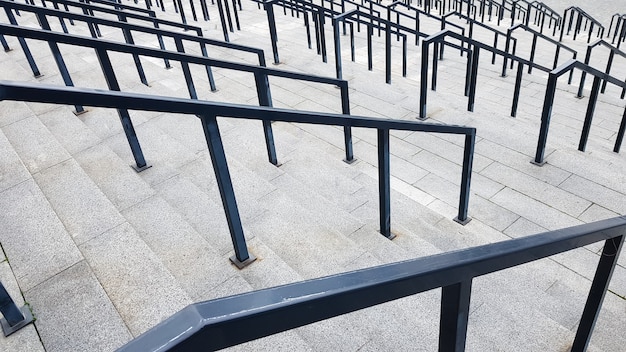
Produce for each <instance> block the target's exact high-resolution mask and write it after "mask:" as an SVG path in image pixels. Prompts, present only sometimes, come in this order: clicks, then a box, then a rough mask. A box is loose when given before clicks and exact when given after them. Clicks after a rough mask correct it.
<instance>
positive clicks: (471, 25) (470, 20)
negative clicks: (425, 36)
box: [439, 12, 517, 64]
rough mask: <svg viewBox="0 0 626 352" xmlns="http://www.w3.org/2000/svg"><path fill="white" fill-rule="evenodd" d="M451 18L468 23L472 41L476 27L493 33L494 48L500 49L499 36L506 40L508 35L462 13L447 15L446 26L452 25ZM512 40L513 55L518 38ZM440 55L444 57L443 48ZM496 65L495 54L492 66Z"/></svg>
mask: <svg viewBox="0 0 626 352" xmlns="http://www.w3.org/2000/svg"><path fill="white" fill-rule="evenodd" d="M451 16H456V17H459V18H460V19H463V20H465V21H466V23H468V25H469V28H468V31H467V37H468V38H470V39H473V38H472V37H473V35H474V26H479V27H481V28H483V29H485V30H487V31H489V32H492V33H493V47H494V48H497V47H498V38H499V36H503V37H505V38H506V37H507V33H504V32H502V31H500V30H497V29H495V28H493V27H491V26H489V25H486V24H484V23H482V22H480V21H477V20H475V19H473V18H470V17H468V16H467V15H464V14H462V13H460V12H450V13H449V14H447V15H445V16H444V17H443V19H444V21H445V24H446V25H448V24H452V23H451V22H449V21H448V17H451ZM441 29H442V30H444V29H446V28H445V27H442V28H441ZM461 34H463V35H465V34H464V33H461ZM511 40H512V41H513V52H512V54H515V48H517V38H513V37H511ZM439 55H440V57H443V46H442V47H441V51H440V53H439ZM495 63H496V54H495V53H493V55H492V56H491V64H495Z"/></svg>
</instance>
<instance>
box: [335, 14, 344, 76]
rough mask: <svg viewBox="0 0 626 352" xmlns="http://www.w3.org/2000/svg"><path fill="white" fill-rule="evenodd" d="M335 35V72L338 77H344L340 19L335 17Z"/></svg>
mask: <svg viewBox="0 0 626 352" xmlns="http://www.w3.org/2000/svg"><path fill="white" fill-rule="evenodd" d="M333 37H334V38H335V39H334V40H335V73H336V76H337V79H342V78H343V77H342V76H343V75H342V67H341V38H340V36H339V19H337V18H334V19H333Z"/></svg>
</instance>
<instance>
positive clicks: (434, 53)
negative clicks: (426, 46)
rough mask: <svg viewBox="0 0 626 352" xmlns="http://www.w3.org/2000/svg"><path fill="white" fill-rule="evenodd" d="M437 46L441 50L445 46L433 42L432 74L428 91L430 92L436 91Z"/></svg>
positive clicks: (442, 43)
mask: <svg viewBox="0 0 626 352" xmlns="http://www.w3.org/2000/svg"><path fill="white" fill-rule="evenodd" d="M439 46H441V47H442V48H443V47H444V46H445V44H444V42H441V43H438V42H433V72H432V73H431V76H430V81H431V82H430V89H431V90H433V91H434V90H436V89H437V68H438V65H439V53H440V52H439Z"/></svg>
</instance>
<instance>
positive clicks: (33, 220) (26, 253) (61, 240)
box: [0, 180, 82, 290]
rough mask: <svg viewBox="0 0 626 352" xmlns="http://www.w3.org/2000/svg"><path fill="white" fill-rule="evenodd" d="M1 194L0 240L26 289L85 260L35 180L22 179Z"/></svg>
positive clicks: (12, 266)
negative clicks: (0, 223) (23, 180)
mask: <svg viewBox="0 0 626 352" xmlns="http://www.w3.org/2000/svg"><path fill="white" fill-rule="evenodd" d="M1 195H2V196H1V197H0V208H2V209H3V211H2V212H0V221H1V222H2V232H0V236H1V237H0V242H1V243H2V247H3V248H4V251H5V252H6V255H7V257H8V258H9V260H10V261H11V268H12V269H13V272H14V273H15V277H16V278H17V279H18V282H19V283H20V287H21V288H22V289H23V290H28V289H30V288H32V287H33V286H35V285H37V284H39V283H41V282H42V281H44V280H46V279H48V278H50V277H52V276H54V275H56V274H57V273H59V272H61V271H63V270H65V269H66V268H68V267H69V266H71V265H73V264H75V263H76V262H78V261H80V260H81V259H82V256H81V254H80V252H79V251H78V249H77V248H76V244H75V243H74V241H72V237H71V236H70V235H69V234H68V233H67V231H66V229H65V228H64V227H63V224H62V223H61V221H60V220H59V218H58V217H57V215H56V214H55V212H54V210H53V209H52V207H51V206H50V204H49V203H48V201H47V200H46V198H45V196H44V195H43V194H42V192H41V190H40V189H39V187H37V184H35V182H34V181H32V180H29V181H26V182H23V183H21V184H19V185H17V186H15V187H12V188H10V189H7V190H5V191H3V192H2V193H1Z"/></svg>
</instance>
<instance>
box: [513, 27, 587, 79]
mask: <svg viewBox="0 0 626 352" xmlns="http://www.w3.org/2000/svg"><path fill="white" fill-rule="evenodd" d="M516 30H524V31H526V32H528V33H530V34H532V36H533V40H532V44H531V47H530V59H529V61H531V62H534V61H535V50H536V49H537V40H538V39H543V40H545V41H547V42H549V43H551V44H553V45H554V46H555V48H556V49H555V52H554V62H553V64H552V68H556V67H557V65H558V62H559V55H560V53H561V50H565V51H567V52H569V53H570V54H572V59H576V57H577V55H578V52H577V51H576V50H574V49H572V48H570V47H569V46H567V45H564V44H562V43H560V42H558V41H557V40H554V39H552V38H550V37H548V36H547V35H545V34H542V33H540V32H537V31H536V30H534V29H532V28H530V27H528V26H527V25H524V24H521V23H520V24H516V25H515V26H513V27H511V28H509V29H508V30H507V39H506V49H505V51H507V52H508V51H509V43H510V42H511V39H510V38H511V35H512V33H513V32H515V31H516ZM506 64H507V58H506V57H505V58H504V63H503V65H502V76H505V75H506ZM512 65H513V62H511V68H512ZM532 69H533V67H532V66H529V67H528V73H532ZM571 80H572V77H571V76H570V80H569V82H570V83H571Z"/></svg>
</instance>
